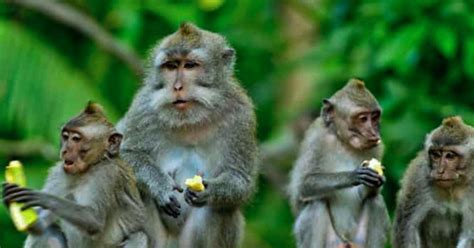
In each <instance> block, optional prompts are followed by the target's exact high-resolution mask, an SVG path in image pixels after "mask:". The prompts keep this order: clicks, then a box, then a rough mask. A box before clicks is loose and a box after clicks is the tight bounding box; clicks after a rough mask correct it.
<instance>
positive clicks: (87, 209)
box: [6, 186, 105, 234]
mask: <svg viewBox="0 0 474 248" xmlns="http://www.w3.org/2000/svg"><path fill="white" fill-rule="evenodd" d="M10 191H11V192H12V193H10V194H9V195H8V196H7V198H6V200H8V201H15V202H22V203H25V205H24V206H23V209H27V208H30V207H41V208H44V209H48V210H49V211H51V212H52V213H54V214H55V215H57V216H58V217H59V218H62V219H64V220H66V221H68V222H70V223H72V224H73V225H76V226H77V227H78V228H80V229H82V230H84V231H86V232H87V233H89V234H96V233H98V232H100V231H101V230H102V229H103V227H104V225H105V214H104V213H101V212H99V210H98V208H95V207H92V206H82V205H79V204H76V203H75V202H73V201H70V200H66V199H62V198H59V197H57V196H54V195H50V194H47V193H44V192H40V191H34V190H31V189H28V188H23V187H19V186H13V187H11V190H10Z"/></svg>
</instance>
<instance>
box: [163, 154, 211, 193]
mask: <svg viewBox="0 0 474 248" xmlns="http://www.w3.org/2000/svg"><path fill="white" fill-rule="evenodd" d="M219 157H220V156H219V154H217V153H215V152H214V151H212V149H209V148H202V147H181V146H176V147H173V148H172V149H169V150H166V151H165V152H163V153H161V155H160V156H159V157H157V161H158V164H159V166H160V167H161V168H162V169H163V171H164V172H166V173H167V174H169V175H171V176H172V177H173V178H174V179H175V181H176V182H177V183H178V184H180V185H183V184H184V181H185V180H186V178H190V177H193V176H194V175H196V174H200V175H202V176H203V178H209V177H212V175H213V171H214V170H213V169H214V168H215V165H216V164H217V163H218V162H219Z"/></svg>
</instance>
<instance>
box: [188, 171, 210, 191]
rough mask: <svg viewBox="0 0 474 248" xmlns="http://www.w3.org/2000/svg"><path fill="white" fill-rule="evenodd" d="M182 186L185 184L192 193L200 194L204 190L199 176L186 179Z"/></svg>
mask: <svg viewBox="0 0 474 248" xmlns="http://www.w3.org/2000/svg"><path fill="white" fill-rule="evenodd" d="M184 184H186V186H187V187H188V188H189V189H191V190H192V191H197V192H201V191H203V190H204V189H205V187H204V184H203V183H202V177H201V176H199V175H196V176H194V177H193V178H188V179H186V181H185V182H184Z"/></svg>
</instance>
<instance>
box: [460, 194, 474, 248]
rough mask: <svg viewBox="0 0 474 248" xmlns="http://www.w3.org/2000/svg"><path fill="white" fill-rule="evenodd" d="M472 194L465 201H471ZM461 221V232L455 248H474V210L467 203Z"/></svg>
mask: <svg viewBox="0 0 474 248" xmlns="http://www.w3.org/2000/svg"><path fill="white" fill-rule="evenodd" d="M472 193H473V192H470V195H469V196H467V197H466V199H469V198H470V199H472ZM462 212H463V216H462V218H463V220H462V232H461V234H460V236H459V242H458V244H457V246H456V248H472V247H474V229H473V227H474V208H473V207H472V205H471V204H470V201H467V204H465V205H464V206H463V210H462Z"/></svg>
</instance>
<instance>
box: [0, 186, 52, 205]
mask: <svg viewBox="0 0 474 248" xmlns="http://www.w3.org/2000/svg"><path fill="white" fill-rule="evenodd" d="M55 199H56V197H54V196H52V195H48V194H46V193H43V192H40V191H35V190H32V189H29V188H24V187H20V186H18V185H16V184H11V183H4V184H3V202H4V204H5V205H7V206H8V205H9V204H10V203H11V202H20V203H24V204H25V205H23V207H22V208H21V209H22V210H25V209H27V208H31V207H42V208H47V209H51V208H54V205H53V204H54V203H55V202H56V201H55Z"/></svg>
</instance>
